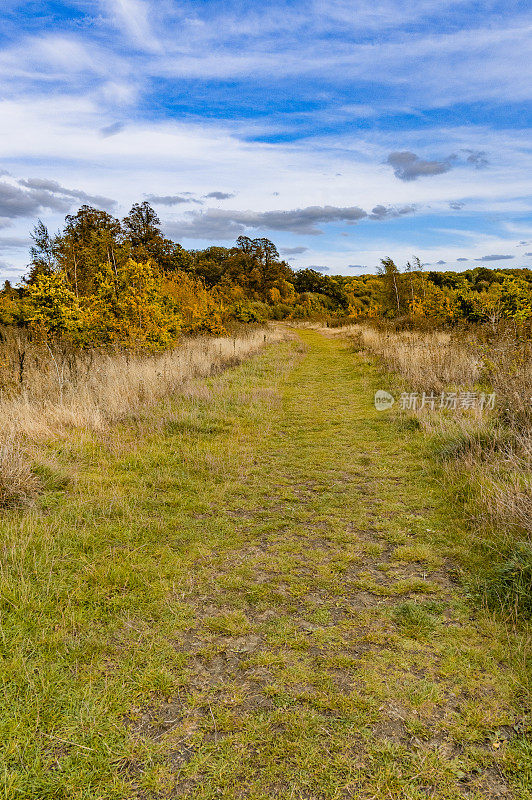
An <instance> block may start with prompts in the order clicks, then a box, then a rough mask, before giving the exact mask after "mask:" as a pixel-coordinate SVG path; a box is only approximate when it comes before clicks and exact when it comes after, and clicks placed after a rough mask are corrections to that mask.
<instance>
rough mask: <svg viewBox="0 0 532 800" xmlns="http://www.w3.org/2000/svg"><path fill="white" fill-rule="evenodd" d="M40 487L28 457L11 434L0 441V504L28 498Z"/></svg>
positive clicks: (7, 504) (4, 504)
mask: <svg viewBox="0 0 532 800" xmlns="http://www.w3.org/2000/svg"><path fill="white" fill-rule="evenodd" d="M39 488H40V481H39V479H38V477H37V476H36V475H35V474H34V473H33V472H32V470H31V466H30V464H29V462H28V458H27V457H26V456H25V454H24V453H23V452H22V450H21V448H20V445H19V443H18V442H17V440H16V438H15V437H13V436H11V437H10V436H6V437H4V438H3V440H2V441H0V506H9V505H13V504H16V503H20V502H23V501H26V500H29V499H30V498H31V497H33V496H34V495H35V494H36V493H37V492H38V491H39Z"/></svg>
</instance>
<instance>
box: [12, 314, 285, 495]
mask: <svg viewBox="0 0 532 800" xmlns="http://www.w3.org/2000/svg"><path fill="white" fill-rule="evenodd" d="M285 336H286V333H285V332H284V331H283V330H282V329H281V328H279V327H274V326H268V327H267V328H252V327H249V328H243V329H241V330H240V331H239V332H238V333H237V334H235V335H234V336H227V337H198V338H190V339H183V341H182V344H181V345H180V346H179V347H177V348H176V349H174V350H170V351H167V352H164V353H160V354H157V355H142V354H133V353H128V352H120V351H117V352H98V351H92V352H73V351H69V350H68V349H66V348H61V347H58V346H57V347H54V348H51V347H48V346H46V345H44V344H42V343H35V342H31V341H30V340H28V339H27V338H25V337H23V336H22V335H21V334H11V336H10V337H8V336H6V335H4V336H3V341H2V344H1V345H0V385H1V387H2V388H1V390H0V391H1V394H0V505H2V504H3V505H6V504H9V503H11V502H13V501H16V500H17V499H24V498H26V497H31V496H32V495H33V494H34V493H35V491H36V490H37V488H38V480H37V478H36V477H35V476H34V475H33V474H32V472H31V469H30V466H29V458H28V455H27V452H26V447H27V445H28V444H31V443H34V442H38V441H43V440H46V439H49V438H52V437H61V436H63V435H65V434H66V433H67V432H68V431H69V430H71V429H72V428H83V429H89V430H97V431H101V430H103V429H105V428H106V427H107V426H109V425H111V424H112V423H113V422H116V421H117V420H120V419H121V418H122V417H124V416H126V415H130V414H132V413H134V412H136V411H138V410H140V409H142V408H143V407H145V406H149V405H152V404H153V403H156V402H157V401H158V400H160V399H162V398H163V397H165V396H167V395H171V394H174V393H176V392H179V391H180V390H181V389H182V387H183V386H184V384H185V383H186V382H187V381H188V380H189V379H191V378H194V377H201V376H208V375H211V374H213V373H215V372H217V371H219V370H221V369H223V368H224V367H227V366H231V365H236V364H238V363H240V362H241V361H243V360H244V359H246V358H248V357H250V356H251V355H253V354H254V353H256V352H257V351H258V350H260V349H261V348H262V347H263V346H264V345H265V344H268V343H271V342H274V341H278V340H280V339H282V338H284V337H285Z"/></svg>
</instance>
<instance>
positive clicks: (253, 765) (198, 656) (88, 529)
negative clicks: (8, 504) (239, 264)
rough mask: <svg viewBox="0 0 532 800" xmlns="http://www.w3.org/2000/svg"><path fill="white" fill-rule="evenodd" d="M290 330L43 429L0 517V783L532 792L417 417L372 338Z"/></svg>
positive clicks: (12, 789)
mask: <svg viewBox="0 0 532 800" xmlns="http://www.w3.org/2000/svg"><path fill="white" fill-rule="evenodd" d="M298 336H299V339H298V342H299V340H303V341H302V344H300V343H298V342H296V343H289V344H283V345H279V346H275V347H272V348H269V349H268V350H267V351H265V352H264V353H263V354H262V355H261V356H260V357H258V358H255V359H253V360H251V361H249V362H247V363H246V364H244V365H242V366H240V367H238V368H236V369H234V370H228V371H226V372H225V373H223V374H221V375H219V376H216V377H214V378H212V379H211V380H209V381H208V382H207V385H206V384H205V382H201V383H200V382H197V383H192V384H191V385H190V386H189V387H188V390H187V391H186V392H185V393H184V395H183V397H180V398H176V399H174V400H172V401H171V402H170V401H169V402H168V403H166V404H162V405H161V406H159V407H157V408H156V409H152V410H150V411H149V412H146V414H145V415H143V416H140V417H136V418H135V419H131V420H126V421H125V422H124V424H123V425H121V426H120V427H119V428H117V429H116V430H114V431H113V432H111V433H110V434H109V435H107V436H105V437H101V439H97V438H96V439H94V438H90V437H85V438H84V439H83V441H80V440H79V439H78V440H77V441H72V442H67V443H62V444H61V445H57V446H55V447H51V448H50V453H49V455H48V462H49V465H48V467H46V469H44V468H42V471H43V474H46V476H47V480H48V484H49V485H48V491H47V493H46V495H45V496H44V497H43V498H42V500H41V501H40V503H39V505H38V506H37V507H36V508H35V509H33V510H30V511H23V512H20V513H18V514H13V513H10V514H9V515H7V514H6V515H4V519H3V520H2V534H3V537H4V542H5V544H4V549H3V553H4V559H3V562H2V571H1V574H0V597H1V600H2V618H1V626H2V627H1V631H0V633H1V639H0V643H2V646H3V657H4V658H3V662H2V702H3V709H2V710H0V746H1V747H2V749H3V754H2V758H3V763H4V765H5V766H4V772H3V773H2V772H1V771H0V780H3V792H4V793H3V795H0V796H3V797H5V798H9V800H11V798H64V799H65V800H67V799H68V800H71V798H74V799H76V800H79V799H81V798H84V799H85V798H87V799H88V798H90V799H91V800H93V798H102V799H103V798H150V799H151V798H177V797H185V798H194V800H196V799H197V800H200V798H201V800H207V799H208V798H209V799H210V798H219V797H222V798H249V799H250V800H264V798H282V799H283V800H285V799H286V800H289V798H301V799H302V798H305V800H322V799H323V800H325V799H327V800H329V799H332V798H335V799H336V798H360V800H372V799H373V798H375V800H391V799H393V798H397V799H398V800H399V798H400V799H401V800H403V799H404V800H414V799H416V800H417V799H418V798H420V799H421V798H442V800H443V798H464V797H467V798H471V799H472V800H473V799H474V800H480V798H506V797H507V798H516V800H526V798H530V797H532V793H531V790H530V787H531V786H532V777H531V772H530V769H531V768H530V748H529V745H528V744H527V741H526V738H525V737H524V735H523V734H522V731H523V723H522V721H521V720H520V718H519V716H518V714H517V712H516V710H515V709H516V707H518V699H519V692H520V691H521V686H520V681H519V673H518V672H516V671H515V670H514V669H513V668H512V666H511V664H510V663H509V662H508V653H507V650H508V648H507V642H506V640H505V638H504V634H503V631H502V628H499V627H498V626H497V624H496V623H495V622H494V621H493V620H490V619H489V618H487V617H485V616H482V615H481V614H480V615H477V616H475V615H474V614H473V612H472V610H471V608H470V607H469V606H468V605H467V604H466V602H465V600H464V597H463V595H462V591H461V589H460V586H459V584H457V583H456V582H454V583H453V581H452V575H453V568H454V567H453V562H452V560H451V557H450V556H451V551H450V550H446V549H445V547H443V546H442V545H441V544H439V545H438V544H436V542H439V541H441V540H442V536H441V533H442V532H444V531H447V530H448V526H449V525H450V524H451V523H450V521H449V512H448V510H446V509H445V508H444V506H443V501H442V498H441V496H440V489H439V487H438V485H437V482H436V480H435V478H434V476H433V474H432V472H431V466H430V463H429V461H428V460H427V457H426V456H425V455H424V449H423V442H422V435H421V434H420V433H418V432H416V431H408V430H404V429H403V430H401V429H400V428H399V426H398V425H397V424H395V423H393V421H391V420H390V418H389V417H388V416H387V415H386V414H382V413H381V414H379V413H377V412H376V411H375V410H374V408H373V406H372V397H373V392H374V391H375V389H376V388H379V378H378V375H377V373H376V370H375V368H374V367H373V366H372V365H371V364H370V363H369V362H368V361H367V360H366V359H365V358H364V357H363V356H361V355H359V354H356V353H354V352H352V351H351V350H350V349H349V347H348V345H347V344H346V343H345V342H342V341H340V340H338V339H333V338H326V337H324V336H322V335H320V334H318V333H315V332H306V331H304V332H302V333H300V334H298ZM383 388H385V387H383ZM50 465H51V466H50ZM61 472H64V473H65V474H66V476H67V477H70V478H71V480H70V483H69V484H68V485H67V486H66V488H65V486H64V485H63V483H64V482H63V481H62V480H61V476H60V474H59V476H58V473H61Z"/></svg>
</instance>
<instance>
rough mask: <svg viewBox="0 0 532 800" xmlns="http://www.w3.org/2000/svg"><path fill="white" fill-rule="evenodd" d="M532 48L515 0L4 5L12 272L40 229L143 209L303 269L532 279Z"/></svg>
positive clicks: (0, 107) (7, 0)
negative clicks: (491, 273) (480, 273)
mask: <svg viewBox="0 0 532 800" xmlns="http://www.w3.org/2000/svg"><path fill="white" fill-rule="evenodd" d="M531 34H532V10H531V9H530V6H529V5H528V4H527V3H525V2H522V1H521V2H514V1H513V0H503V1H502V2H499V1H498V0H484V2H469V1H468V0H446V1H445V2H444V1H443V0H416V2H408V3H407V2H405V0H305V2H301V1H300V0H294V2H281V1H279V2H268V0H264V2H261V3H257V2H252V1H251V0H195V1H194V2H179V1H178V0H64V2H46V1H45V0H43V1H42V2H17V0H3V2H2V10H1V11H0V83H1V91H0V119H1V120H2V124H1V125H0V279H2V280H5V279H6V278H8V279H10V280H11V281H13V282H16V281H18V280H19V279H20V277H21V276H22V275H23V274H24V272H25V271H26V267H27V264H28V260H29V257H28V248H29V245H30V243H31V241H30V232H31V230H32V228H33V226H34V225H35V223H36V221H37V219H38V218H40V219H42V220H43V222H44V223H45V224H46V225H47V226H48V227H49V229H50V230H51V231H52V232H54V231H56V230H58V229H59V228H60V227H61V224H62V222H63V220H64V216H65V214H68V213H72V212H75V211H76V210H77V208H78V207H79V206H80V205H81V204H82V203H89V204H91V205H96V206H98V207H99V208H103V209H106V210H108V211H109V212H111V213H112V214H114V215H116V216H123V215H124V214H126V213H127V211H128V210H129V208H130V207H131V205H132V204H133V203H134V202H141V201H142V200H145V199H147V200H149V201H150V202H151V203H152V205H153V207H154V208H155V210H156V211H157V213H158V214H159V216H160V218H161V221H162V226H163V230H164V232H165V233H166V235H168V236H170V237H171V238H173V239H174V240H175V241H179V242H180V243H182V244H183V245H184V246H185V247H187V248H203V247H206V246H208V245H210V244H220V245H223V246H227V247H228V246H231V245H232V244H233V243H234V241H235V239H236V237H237V236H239V235H241V234H244V235H247V236H251V237H256V236H266V237H268V238H269V239H271V240H272V241H274V242H275V244H276V245H277V247H278V249H279V251H280V253H281V255H282V256H283V257H284V258H285V259H286V260H287V261H289V263H290V264H291V265H292V266H293V267H294V268H295V269H300V268H303V267H308V266H311V267H313V268H314V269H318V270H320V271H323V272H328V273H329V274H344V275H357V274H363V273H367V272H373V271H375V269H376V266H377V265H378V263H379V261H380V259H381V258H384V257H387V256H391V257H392V258H393V259H394V260H395V261H396V263H397V264H398V265H399V266H402V265H404V264H405V262H406V261H407V260H409V259H411V258H412V256H414V255H416V256H418V257H419V258H421V260H422V261H423V263H425V264H427V265H429V267H430V268H433V269H445V270H446V269H454V270H456V269H458V270H462V269H469V268H473V267H477V266H480V265H485V266H490V267H521V266H529V267H532V139H531V136H530V127H531V107H532V104H531V100H532V80H531V65H532V35H531Z"/></svg>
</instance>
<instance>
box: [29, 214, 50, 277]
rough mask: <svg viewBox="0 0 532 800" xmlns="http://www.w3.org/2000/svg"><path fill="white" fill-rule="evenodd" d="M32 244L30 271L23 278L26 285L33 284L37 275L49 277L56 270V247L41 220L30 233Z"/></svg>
mask: <svg viewBox="0 0 532 800" xmlns="http://www.w3.org/2000/svg"><path fill="white" fill-rule="evenodd" d="M30 237H31V239H32V241H33V244H32V245H31V247H30V256H31V261H30V271H29V273H28V275H27V276H26V278H25V282H26V283H29V284H31V283H34V282H35V280H36V278H37V276H38V275H50V274H51V273H52V272H53V271H54V270H55V269H56V268H57V259H56V247H55V243H54V239H53V238H52V237H51V236H50V234H49V232H48V228H47V227H46V225H45V224H44V222H43V221H42V220H38V221H37V224H36V225H35V227H34V228H33V231H32V232H31V233H30Z"/></svg>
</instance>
